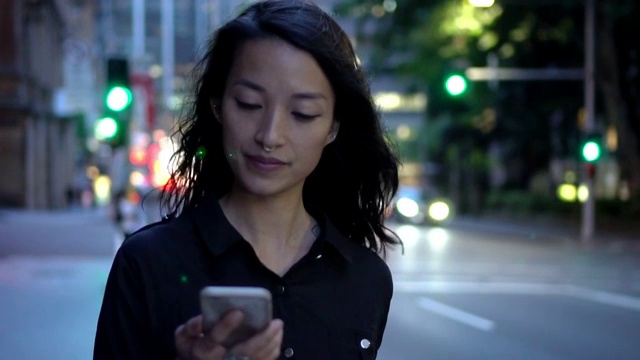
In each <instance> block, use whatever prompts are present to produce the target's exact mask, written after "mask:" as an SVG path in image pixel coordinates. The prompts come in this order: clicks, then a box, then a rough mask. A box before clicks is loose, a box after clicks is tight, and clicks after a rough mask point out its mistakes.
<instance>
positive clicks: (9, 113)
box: [0, 0, 76, 209]
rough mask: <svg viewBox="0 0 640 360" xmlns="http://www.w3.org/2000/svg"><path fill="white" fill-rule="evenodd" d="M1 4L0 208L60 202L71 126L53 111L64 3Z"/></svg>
mask: <svg viewBox="0 0 640 360" xmlns="http://www.w3.org/2000/svg"><path fill="white" fill-rule="evenodd" d="M0 4H1V5H0V8H1V9H2V11H0V49H2V50H1V51H0V207H21V208H34V209H45V208H57V207H62V206H65V205H66V191H67V189H68V187H69V186H70V184H71V182H72V180H73V179H72V177H73V171H72V167H73V162H72V159H73V154H74V153H75V149H74V147H75V128H76V127H75V123H74V118H73V117H71V118H68V117H61V116H58V115H56V114H55V111H54V97H55V94H56V90H57V89H58V88H59V87H60V86H61V85H62V57H63V42H64V37H65V22H64V16H63V8H62V7H61V5H60V4H59V3H58V2H57V1H54V0H40V1H21V0H1V1H0Z"/></svg>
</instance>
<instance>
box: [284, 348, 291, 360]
mask: <svg viewBox="0 0 640 360" xmlns="http://www.w3.org/2000/svg"><path fill="white" fill-rule="evenodd" d="M284 357H286V358H290V357H293V349H292V348H290V347H289V348H286V349H285V350H284Z"/></svg>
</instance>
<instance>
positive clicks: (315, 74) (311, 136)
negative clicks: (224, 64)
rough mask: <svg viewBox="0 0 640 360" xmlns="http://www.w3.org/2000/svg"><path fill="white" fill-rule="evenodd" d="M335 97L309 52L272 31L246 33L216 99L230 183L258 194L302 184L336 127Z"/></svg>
mask: <svg viewBox="0 0 640 360" xmlns="http://www.w3.org/2000/svg"><path fill="white" fill-rule="evenodd" d="M334 104H335V98H334V93H333V90H332V89H331V85H330V83H329V80H328V79H327V77H326V76H325V75H324V73H323V71H322V69H321V68H320V66H319V65H318V64H317V62H316V61H315V59H314V58H313V57H312V56H311V55H310V54H308V53H306V52H304V51H302V50H300V49H298V48H296V47H294V46H292V45H290V44H289V43H287V42H285V41H283V40H279V39H275V38H272V39H258V40H250V41H247V42H246V43H245V44H244V45H243V46H242V47H241V48H240V50H239V52H238V54H237V57H236V59H235V61H234V63H233V65H232V67H231V71H230V74H229V77H228V79H227V83H226V86H225V91H224V95H223V98H222V104H221V105H222V111H221V114H222V116H221V121H222V128H223V147H224V151H225V154H226V156H227V159H228V161H229V164H230V166H231V169H232V170H233V172H234V175H235V184H234V188H235V189H236V190H241V191H245V192H248V193H250V194H253V195H258V196H273V195H278V194H283V193H288V192H290V191H299V192H301V191H302V186H303V184H304V180H305V179H306V178H307V176H309V174H310V173H311V172H312V171H313V169H314V168H315V167H316V165H317V164H318V162H319V160H320V157H321V155H322V151H323V149H324V147H325V146H326V145H327V144H329V143H330V142H331V141H333V139H334V137H335V135H336V133H337V130H338V124H337V122H335V121H334V118H333V110H334ZM214 111H215V110H214Z"/></svg>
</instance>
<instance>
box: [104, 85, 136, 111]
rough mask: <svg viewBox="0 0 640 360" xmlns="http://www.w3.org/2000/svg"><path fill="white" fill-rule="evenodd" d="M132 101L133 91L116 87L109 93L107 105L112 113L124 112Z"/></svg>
mask: <svg viewBox="0 0 640 360" xmlns="http://www.w3.org/2000/svg"><path fill="white" fill-rule="evenodd" d="M132 100H133V95H132V94H131V90H129V89H128V88H126V87H123V86H114V87H112V88H111V89H109V91H108V92H107V97H106V104H107V107H108V108H109V109H110V110H112V111H122V110H124V109H125V108H126V107H127V106H129V104H131V101H132Z"/></svg>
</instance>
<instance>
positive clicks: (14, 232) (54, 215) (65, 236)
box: [0, 207, 117, 257]
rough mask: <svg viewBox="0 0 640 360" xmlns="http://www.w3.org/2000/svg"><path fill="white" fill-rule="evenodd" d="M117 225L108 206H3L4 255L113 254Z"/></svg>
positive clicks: (0, 236)
mask: <svg viewBox="0 0 640 360" xmlns="http://www.w3.org/2000/svg"><path fill="white" fill-rule="evenodd" d="M116 235H117V229H116V227H115V226H114V224H113V223H112V222H111V220H110V219H109V214H108V209H107V208H104V207H98V208H91V209H83V208H68V209H61V210H48V211H47V210H25V209H9V208H0V257H7V256H12V255H29V256H51V255H52V256H74V257H95V256H112V255H113V246H114V245H113V244H114V237H115V236H116Z"/></svg>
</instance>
